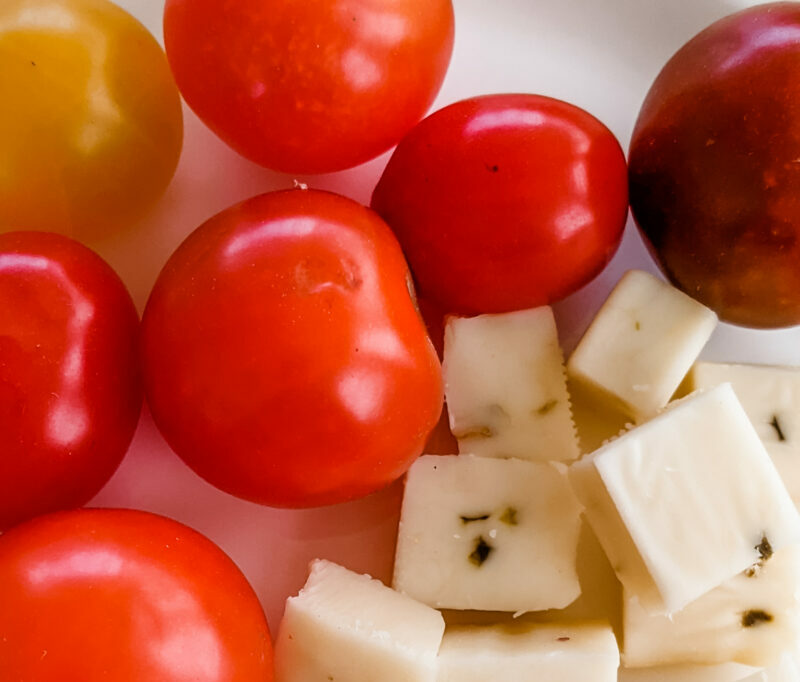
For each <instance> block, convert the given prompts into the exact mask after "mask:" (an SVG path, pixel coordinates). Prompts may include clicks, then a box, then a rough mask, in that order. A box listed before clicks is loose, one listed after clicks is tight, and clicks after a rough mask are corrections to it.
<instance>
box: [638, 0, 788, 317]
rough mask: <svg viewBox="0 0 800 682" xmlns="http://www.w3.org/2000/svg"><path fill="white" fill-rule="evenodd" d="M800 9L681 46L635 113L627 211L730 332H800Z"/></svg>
mask: <svg viewBox="0 0 800 682" xmlns="http://www.w3.org/2000/svg"><path fill="white" fill-rule="evenodd" d="M798 27H800V5H798V4H797V3H790V2H783V3H773V4H768V5H759V6H757V7H753V8H751V9H747V10H744V11H743V12H739V13H737V14H733V15H731V16H729V17H726V18H724V19H722V20H720V21H718V22H716V23H714V24H712V25H711V26H710V27H708V28H707V29H705V30H704V31H702V32H701V33H700V34H698V35H697V36H695V37H694V38H692V40H690V41H689V42H688V43H687V44H686V45H684V46H683V47H682V48H681V49H680V50H679V51H678V52H677V53H676V54H675V55H674V56H673V57H672V59H670V61H669V62H668V63H667V64H666V65H665V66H664V68H663V69H662V70H661V73H660V74H659V75H658V77H657V78H656V80H655V82H654V83H653V85H652V87H651V88H650V91H649V93H648V94H647V98H646V99H645V102H644V104H643V105H642V110H641V112H640V113H639V118H638V120H637V122H636V127H635V129H634V131H633V139H632V140H631V150H630V188H631V208H632V209H633V216H634V218H635V220H636V222H637V224H638V225H639V227H640V229H641V231H642V233H643V235H644V236H645V239H646V240H647V241H649V245H650V247H651V250H652V252H653V254H654V256H655V257H656V259H657V260H658V261H659V262H660V264H661V267H662V268H663V269H664V272H665V273H666V275H667V276H668V277H669V279H670V280H672V282H673V283H674V284H675V285H676V286H678V287H679V288H681V289H683V290H684V291H685V292H686V293H688V294H689V295H691V296H694V297H695V298H696V299H698V300H699V301H701V302H702V303H704V304H706V305H707V306H709V307H711V308H713V309H714V310H715V311H716V312H717V313H718V314H719V316H720V317H721V318H722V319H724V320H727V321H728V322H734V323H736V324H741V325H746V326H749V327H784V326H787V325H794V324H800V266H798V264H799V263H800V199H798V197H800V172H799V171H800V136H798V129H800V32H799V31H798Z"/></svg>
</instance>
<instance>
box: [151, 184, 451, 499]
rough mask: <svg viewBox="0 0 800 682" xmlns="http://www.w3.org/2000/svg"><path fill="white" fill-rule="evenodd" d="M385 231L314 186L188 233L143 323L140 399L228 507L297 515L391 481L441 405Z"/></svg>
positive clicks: (401, 267) (431, 357)
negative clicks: (251, 505)
mask: <svg viewBox="0 0 800 682" xmlns="http://www.w3.org/2000/svg"><path fill="white" fill-rule="evenodd" d="M409 284H410V275H409V273H408V268H407V266H406V263H405V260H404V259H403V254H402V253H401V251H400V248H399V246H398V245H397V242H396V240H395V238H394V236H393V235H392V233H391V230H390V229H389V228H388V227H387V226H386V225H385V224H384V223H383V221H382V220H380V218H379V217H378V216H377V215H375V213H373V212H372V211H370V210H369V209H367V208H364V207H363V206H360V205H358V204H356V203H355V202H353V201H351V200H349V199H345V198H344V197H340V196H337V195H335V194H329V193H327V192H318V191H313V190H290V191H286V192H275V193H272V194H265V195H263V196H260V197H256V198H254V199H251V200H249V201H246V202H244V203H242V204H240V205H238V206H234V207H232V208H230V209H228V210H226V211H223V212H222V213H220V214H219V215H217V216H215V217H214V218H212V219H211V220H209V221H208V222H207V223H205V224H204V225H202V226H201V227H199V228H198V229H197V230H196V231H195V232H194V233H193V234H192V235H191V236H190V237H189V238H188V239H187V240H186V241H185V242H184V243H183V244H182V245H181V247H180V248H179V249H178V250H177V251H176V252H175V254H173V256H172V258H171V259H170V260H169V262H168V263H167V265H166V267H165V268H164V270H163V272H162V273H161V275H160V276H159V278H158V281H157V282H156V285H155V288H154V289H153V292H152V294H151V296H150V300H149V301H148V303H147V308H146V310H145V314H144V319H143V323H142V324H143V347H144V360H145V381H146V387H147V396H148V400H149V403H150V407H151V410H152V412H153V417H154V419H155V421H156V423H157V425H158V426H159V428H160V429H161V432H162V433H163V434H164V436H165V437H166V439H167V441H168V442H169V444H170V445H171V446H172V448H173V449H174V450H175V452H177V453H178V455H180V456H181V457H182V458H183V459H184V460H185V461H186V463H187V464H189V466H191V467H192V468H193V469H194V470H195V471H196V472H197V473H198V474H200V475H201V476H202V477H203V478H205V479H206V480H208V481H209V482H211V483H212V484H214V485H216V486H218V487H219V488H222V489H223V490H226V491H228V492H230V493H233V494H234V495H238V496H240V497H244V498H246V499H250V500H253V501H256V502H261V503H264V504H269V505H275V506H289V507H302V506H312V505H322V504H330V503H334V502H341V501H344V500H348V499H353V498H356V497H359V496H362V495H365V494H367V493H369V492H372V491H374V490H377V489H379V488H381V487H383V486H385V485H387V484H389V483H390V482H391V481H393V480H395V479H397V478H398V477H399V476H401V475H402V474H403V473H404V472H405V471H406V469H407V468H408V467H409V466H410V464H411V462H412V461H413V460H414V458H415V457H416V456H417V455H419V454H420V452H421V451H422V447H423V444H424V443H425V438H426V435H427V433H428V432H429V431H430V430H431V429H432V428H433V426H434V425H435V424H436V421H437V419H438V417H439V412H440V410H441V406H442V386H441V369H440V365H439V362H438V359H437V357H436V352H435V350H434V349H433V346H432V345H431V343H430V341H429V339H428V337H427V335H426V333H425V327H424V325H423V323H422V321H421V319H420V317H419V315H418V313H417V311H416V309H415V307H414V303H413V300H412V297H411V295H410V292H409Z"/></svg>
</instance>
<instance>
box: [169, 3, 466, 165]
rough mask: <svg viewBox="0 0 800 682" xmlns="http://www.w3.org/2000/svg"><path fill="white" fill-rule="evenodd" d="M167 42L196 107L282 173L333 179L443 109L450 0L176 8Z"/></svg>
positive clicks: (231, 140) (238, 145)
mask: <svg viewBox="0 0 800 682" xmlns="http://www.w3.org/2000/svg"><path fill="white" fill-rule="evenodd" d="M164 39H165V43H166V47H167V55H168V57H169V61H170V64H171V66H172V70H173V72H174V73H175V78H176V79H177V81H178V85H179V86H180V89H181V92H182V93H183V96H184V97H185V98H186V101H187V102H188V104H189V106H190V107H192V109H194V111H195V112H197V114H198V116H200V118H201V119H203V121H205V122H206V124H207V125H208V126H209V127H210V128H211V129H212V130H213V131H214V132H215V133H216V134H217V135H219V136H220V137H221V138H222V139H223V140H224V141H225V142H227V143H228V144H229V145H230V146H231V147H233V148H234V149H235V150H236V151H238V152H239V153H240V154H242V155H244V156H246V157H247V158H249V159H251V160H252V161H255V162H256V163H260V164H262V165H264V166H267V167H269V168H273V169H275V170H280V171H285V172H291V173H323V172H329V171H336V170H341V169H343V168H348V167H350V166H355V165H357V164H359V163H362V162H364V161H367V160H369V159H371V158H373V157H374V156H377V155H378V154H380V153H382V152H384V151H386V150H387V149H389V148H390V147H391V146H392V145H394V144H396V143H397V141H398V140H399V139H400V138H401V137H402V136H403V135H404V134H405V133H406V132H407V131H408V129H409V128H411V126H413V125H414V124H415V123H416V122H417V121H418V120H419V119H420V118H421V117H422V116H423V115H424V114H425V112H426V111H427V109H428V107H430V105H431V103H432V102H433V99H434V97H435V96H436V93H437V92H438V90H439V87H440V86H441V84H442V80H443V79H444V75H445V72H446V71H447V65H448V63H449V61H450V54H451V52H452V49H453V8H452V4H451V0H391V1H390V2H385V1H384V0H303V1H302V2H298V1H297V0H275V1H274V2H264V0H236V2H220V0H167V3H166V8H165V12H164Z"/></svg>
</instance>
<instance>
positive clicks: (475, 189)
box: [372, 95, 628, 315]
mask: <svg viewBox="0 0 800 682" xmlns="http://www.w3.org/2000/svg"><path fill="white" fill-rule="evenodd" d="M627 206H628V204H627V185H626V167H625V158H624V155H623V153H622V150H621V149H620V146H619V143H618V142H617V140H616V139H615V138H614V136H613V134H612V133H611V132H610V131H609V130H608V129H607V128H606V127H605V126H604V125H603V124H602V123H600V122H599V121H598V120H597V119H595V118H594V117H592V116H591V115H590V114H588V113H586V112H585V111H582V110H581V109H578V108H577V107H574V106H572V105H570V104H567V103H565V102H560V101H558V100H553V99H549V98H547V97H540V96H537V95H488V96H484V97H476V98H473V99H467V100H462V101H461V102H457V103H455V104H452V105H450V106H448V107H445V108H444V109H441V110H439V111H437V112H435V113H433V114H431V115H430V116H429V117H428V118H426V119H425V120H423V121H422V122H421V123H420V124H419V125H417V127H416V128H414V129H413V130H412V131H411V132H410V133H409V134H408V135H407V136H406V137H405V138H404V139H403V140H402V141H401V142H400V144H399V145H398V146H397V149H396V150H395V152H394V154H393V155H392V157H391V159H390V160H389V164H388V165H387V167H386V170H385V171H384V173H383V175H382V176H381V179H380V181H379V182H378V185H377V187H376V188H375V191H374V193H373V196H372V207H373V208H374V209H375V210H376V211H377V212H378V213H379V214H380V215H381V216H383V218H384V219H385V220H386V222H387V223H389V225H391V227H392V229H393V230H394V231H395V234H397V237H398V239H399V240H400V243H401V244H402V246H403V250H404V251H405V253H406V256H407V257H408V260H409V264H410V265H411V269H412V271H413V273H414V276H415V279H416V282H417V285H418V287H419V291H420V295H421V296H423V297H427V298H430V299H431V300H433V301H435V302H437V303H438V304H439V305H440V306H442V307H443V308H444V309H445V310H446V311H448V312H451V313H459V314H465V315H469V314H477V313H498V312H507V311H510V310H517V309H522V308H530V307H534V306H539V305H544V304H549V303H553V302H555V301H557V300H559V299H561V298H563V297H564V296H566V295H568V294H570V293H572V292H573V291H575V290H576V289H578V288H579V287H581V286H583V285H584V284H586V283H587V282H589V280H591V279H592V278H593V277H594V276H595V275H597V274H598V273H599V272H600V270H602V268H603V267H604V266H605V265H606V264H607V263H608V261H609V260H610V259H611V256H612V255H613V254H614V252H615V251H616V249H617V246H618V245H619V242H620V240H621V238H622V231H623V228H624V225H625V220H626V217H627Z"/></svg>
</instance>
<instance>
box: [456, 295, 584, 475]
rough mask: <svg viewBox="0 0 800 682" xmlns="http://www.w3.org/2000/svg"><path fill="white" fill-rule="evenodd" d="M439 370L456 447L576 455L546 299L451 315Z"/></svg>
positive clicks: (536, 456)
mask: <svg viewBox="0 0 800 682" xmlns="http://www.w3.org/2000/svg"><path fill="white" fill-rule="evenodd" d="M443 372H444V384H445V397H446V401H447V406H448V410H449V412H450V428H451V430H452V431H453V434H454V435H455V436H456V438H457V439H458V445H459V451H460V452H468V453H471V454H474V455H479V456H482V457H516V458H519V459H530V460H539V461H550V460H552V461H556V460H557V461H565V460H573V459H575V458H576V457H577V456H578V454H579V452H578V443H577V439H576V436H575V427H574V425H573V423H572V415H571V413H570V406H569V396H568V394H567V384H566V375H565V372H564V359H563V356H562V353H561V348H560V346H559V345H558V334H557V333H556V324H555V320H554V319H553V312H552V310H551V309H550V308H549V307H547V306H544V307H541V308H535V309H532V310H522V311H519V312H513V313H505V314H501V315H480V316H478V317H471V318H461V317H450V318H448V320H447V324H446V327H445V333H444V362H443Z"/></svg>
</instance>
